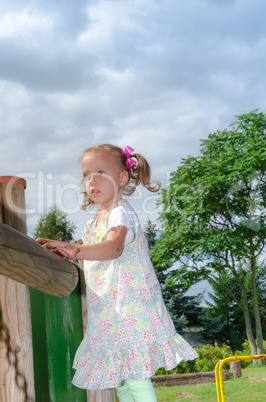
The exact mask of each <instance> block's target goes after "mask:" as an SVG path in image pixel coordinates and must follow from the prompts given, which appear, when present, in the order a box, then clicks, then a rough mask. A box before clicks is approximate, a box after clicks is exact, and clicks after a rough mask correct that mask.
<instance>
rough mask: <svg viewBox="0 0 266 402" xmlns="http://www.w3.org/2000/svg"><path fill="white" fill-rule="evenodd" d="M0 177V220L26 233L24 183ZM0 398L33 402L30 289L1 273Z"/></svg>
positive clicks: (17, 401) (19, 401)
mask: <svg viewBox="0 0 266 402" xmlns="http://www.w3.org/2000/svg"><path fill="white" fill-rule="evenodd" d="M21 184H22V183H17V184H14V185H10V187H7V183H6V180H5V183H1V177H0V221H1V222H8V224H11V225H13V226H14V227H15V228H17V229H19V230H21V231H22V232H23V233H25V234H26V231H27V228H26V220H25V216H24V215H23V209H24V211H25V199H24V184H23V185H21ZM0 401H3V402H4V401H6V402H8V401H16V402H25V401H27V402H34V401H35V395H34V376H33V353H32V336H31V317H30V297H29V288H28V287H26V286H25V285H23V284H21V283H19V282H16V281H14V280H12V279H9V278H6V277H3V276H1V275H0Z"/></svg>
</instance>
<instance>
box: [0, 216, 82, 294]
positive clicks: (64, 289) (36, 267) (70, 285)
mask: <svg viewBox="0 0 266 402" xmlns="http://www.w3.org/2000/svg"><path fill="white" fill-rule="evenodd" d="M0 274H1V275H4V276H6V277H8V278H11V279H14V280H16V281H19V282H21V283H23V284H25V285H27V286H30V287H32V288H35V289H37V290H41V291H42V292H45V293H48V294H50V295H53V296H67V295H68V294H70V293H71V292H72V291H73V290H74V289H75V287H76V285H77V282H78V273H77V270H76V268H75V267H74V265H73V264H71V263H70V262H69V261H67V260H65V259H64V258H62V257H60V256H58V255H56V254H54V253H52V252H51V251H49V250H47V249H46V248H44V247H42V246H41V245H40V244H38V243H36V242H35V241H34V240H32V239H31V238H29V237H27V236H25V235H23V234H22V233H20V232H18V231H16V230H15V229H13V228H11V227H9V226H8V225H5V224H3V223H0Z"/></svg>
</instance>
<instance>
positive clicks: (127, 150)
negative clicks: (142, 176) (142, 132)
mask: <svg viewBox="0 0 266 402" xmlns="http://www.w3.org/2000/svg"><path fill="white" fill-rule="evenodd" d="M124 152H125V154H126V157H127V160H126V165H127V167H128V169H130V168H131V167H133V166H135V165H136V163H137V162H136V161H134V160H133V159H131V158H130V156H131V155H132V152H134V149H133V148H131V147H126V148H125V149H124Z"/></svg>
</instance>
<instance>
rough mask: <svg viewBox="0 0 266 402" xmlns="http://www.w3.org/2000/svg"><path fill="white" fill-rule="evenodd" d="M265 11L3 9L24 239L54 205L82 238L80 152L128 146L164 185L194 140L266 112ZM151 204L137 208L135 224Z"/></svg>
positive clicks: (0, 41)
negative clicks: (237, 118) (22, 183)
mask: <svg viewBox="0 0 266 402" xmlns="http://www.w3.org/2000/svg"><path fill="white" fill-rule="evenodd" d="M265 15H266V2H265V1H264V0H252V1H251V0H189V1H184V0H182V1H181V0H105V1H102V0H98V1H97V0H76V1H73V0H54V1H51V0H45V1H44V0H32V1H21V0H9V1H8V2H4V1H2V2H1V4H0V138H1V156H0V175H18V176H21V177H24V178H25V179H26V180H27V183H28V188H27V190H26V203H27V222H28V232H29V234H31V233H32V230H33V228H34V226H35V224H36V222H37V221H38V218H39V217H40V215H41V214H42V213H45V212H47V208H49V207H50V206H51V205H52V204H54V203H56V204H57V205H58V206H60V207H61V208H63V209H64V210H65V211H66V212H67V213H69V215H70V217H71V219H72V220H73V221H74V222H75V223H76V225H77V234H76V235H77V237H79V233H80V232H81V231H82V230H83V227H84V223H85V222H86V220H87V218H88V217H87V215H86V213H84V212H78V211H79V202H80V196H79V195H78V192H77V189H78V186H79V183H80V180H81V172H80V166H79V156H80V154H81V153H82V151H83V150H84V149H85V148H87V147H89V146H91V145H93V144H97V143H103V142H105V143H106V142H107V143H114V144H116V145H119V146H121V147H123V148H124V147H125V146H126V145H129V146H131V147H133V148H134V149H135V150H136V152H138V153H142V154H143V155H145V156H146V157H147V159H148V161H149V162H150V165H151V168H152V173H153V177H154V178H158V179H160V180H161V181H162V183H163V185H164V186H165V185H166V183H167V178H168V177H169V172H171V171H173V170H175V169H176V167H177V165H178V164H179V163H180V160H181V158H185V157H187V156H188V155H189V154H190V155H195V156H196V155H198V154H199V150H200V139H203V138H206V137H207V136H208V134H209V133H210V132H214V131H216V130H222V129H224V128H225V127H226V126H228V125H229V124H230V123H232V122H233V121H235V116H236V115H239V114H242V113H246V112H249V111H251V110H254V109H257V108H258V109H259V110H260V111H263V112H264V111H265V107H266V99H265V88H266V74H265V62H266V52H265V46H266V28H265ZM150 197H151V195H150V194H147V192H145V191H143V190H142V189H139V191H138V192H137V193H136V194H135V196H134V197H133V200H132V205H134V206H135V208H136V209H137V210H138V213H139V216H140V219H141V221H142V222H146V221H147V219H148V217H150V218H151V219H152V220H154V221H155V219H156V217H157V215H158V213H157V212H156V210H155V207H154V205H155V202H156V199H154V198H150ZM152 197H154V195H152Z"/></svg>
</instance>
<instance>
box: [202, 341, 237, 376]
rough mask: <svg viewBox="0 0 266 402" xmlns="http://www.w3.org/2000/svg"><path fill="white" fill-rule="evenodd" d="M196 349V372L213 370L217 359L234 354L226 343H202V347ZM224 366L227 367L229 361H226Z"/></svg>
mask: <svg viewBox="0 0 266 402" xmlns="http://www.w3.org/2000/svg"><path fill="white" fill-rule="evenodd" d="M196 350H197V352H198V354H199V357H198V358H197V359H196V364H195V368H196V372H201V371H213V370H214V368H215V364H216V363H218V361H219V360H222V359H225V358H226V357H229V356H233V355H234V353H233V352H232V349H231V347H230V346H229V345H226V344H224V345H222V346H220V347H218V346H212V345H204V346H203V347H202V348H199V349H196ZM224 368H225V369H229V363H226V364H225V365H224Z"/></svg>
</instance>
